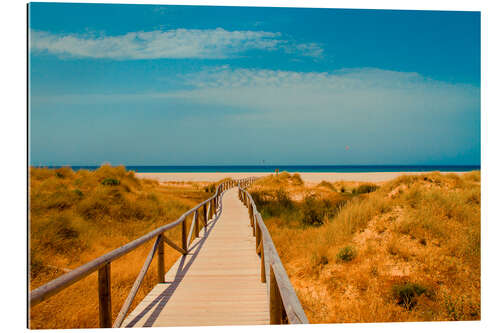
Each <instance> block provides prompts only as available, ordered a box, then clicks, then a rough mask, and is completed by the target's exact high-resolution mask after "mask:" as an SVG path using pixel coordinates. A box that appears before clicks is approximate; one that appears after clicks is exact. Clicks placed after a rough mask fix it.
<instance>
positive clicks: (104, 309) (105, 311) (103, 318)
mask: <svg viewBox="0 0 500 333" xmlns="http://www.w3.org/2000/svg"><path fill="white" fill-rule="evenodd" d="M98 293H99V327H101V328H108V327H111V264H109V263H108V264H106V265H104V266H103V267H101V268H99V272H98Z"/></svg>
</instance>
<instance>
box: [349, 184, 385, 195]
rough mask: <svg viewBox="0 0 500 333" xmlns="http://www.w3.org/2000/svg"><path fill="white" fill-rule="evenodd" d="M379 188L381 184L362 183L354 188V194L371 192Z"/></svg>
mask: <svg viewBox="0 0 500 333" xmlns="http://www.w3.org/2000/svg"><path fill="white" fill-rule="evenodd" d="M378 188H379V186H377V185H375V184H369V183H367V184H361V185H359V186H358V187H357V188H354V189H353V190H352V193H353V194H364V193H370V192H374V191H376V190H377V189H378Z"/></svg>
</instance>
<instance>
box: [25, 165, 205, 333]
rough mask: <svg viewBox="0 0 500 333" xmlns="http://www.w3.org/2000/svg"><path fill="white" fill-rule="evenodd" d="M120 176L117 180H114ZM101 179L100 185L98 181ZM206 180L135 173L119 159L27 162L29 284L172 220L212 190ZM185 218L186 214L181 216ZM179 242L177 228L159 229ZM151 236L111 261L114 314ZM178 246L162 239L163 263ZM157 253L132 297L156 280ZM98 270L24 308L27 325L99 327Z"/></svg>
mask: <svg viewBox="0 0 500 333" xmlns="http://www.w3.org/2000/svg"><path fill="white" fill-rule="evenodd" d="M118 182H119V184H118ZM104 184H107V185H104ZM210 185H211V184H206V183H205V184H201V183H192V182H187V183H166V184H159V183H158V182H156V181H152V180H146V179H144V180H140V179H138V178H136V177H135V175H134V173H133V172H127V171H126V170H125V168H124V167H111V166H109V165H104V166H102V167H101V168H99V169H98V170H96V171H88V170H79V171H78V172H73V171H72V170H71V169H69V168H61V169H58V170H50V169H45V168H31V169H30V187H29V198H30V202H29V207H30V288H31V290H33V289H35V288H37V287H39V286H41V285H43V284H45V283H47V282H48V281H50V280H52V279H54V278H56V277H58V276H60V275H62V274H64V272H65V271H66V270H68V269H73V268H76V267H78V266H80V265H82V264H84V263H86V262H89V261H90V260H92V259H95V258H96V257H98V256H100V255H103V254H105V253H107V252H109V251H111V250H113V249H115V248H117V247H119V246H122V245H124V244H126V243H128V242H130V241H132V240H134V239H136V238H138V237H140V236H142V235H143V234H145V233H147V232H149V231H151V230H153V229H155V228H157V227H159V226H161V225H164V224H166V223H168V222H171V221H174V220H176V219H177V218H178V217H179V216H180V215H181V214H183V213H184V212H185V211H186V210H188V209H189V208H191V207H193V206H195V205H196V204H197V203H199V202H201V201H203V200H204V199H206V198H208V197H209V196H210V195H211V186H210ZM188 222H189V223H190V221H188ZM166 235H167V236H168V237H169V238H170V239H172V240H174V241H176V242H177V243H178V244H180V237H181V236H180V228H174V229H173V230H169V231H167V232H166ZM153 242H154V240H152V241H150V242H148V243H147V244H145V245H142V246H141V247H139V248H138V249H136V250H134V251H132V252H131V253H129V254H127V255H125V256H124V257H122V258H120V259H118V260H116V261H114V262H113V263H112V264H111V288H112V290H111V294H112V312H113V318H116V315H117V314H118V311H119V310H120V308H121V306H122V304H123V302H124V301H125V298H126V297H127V295H128V292H129V290H130V288H131V287H132V285H133V283H134V281H135V278H136V277H137V274H138V273H139V270H140V269H141V267H142V265H143V263H144V260H145V259H146V256H147V254H148V252H149V250H150V249H151V246H152V244H153ZM178 257H179V253H178V252H176V251H175V250H173V249H171V248H170V247H168V246H166V247H165V265H166V269H168V267H170V266H171V265H172V264H173V263H174V262H175V260H176V259H177V258H178ZM156 279H157V265H156V260H154V261H153V263H152V264H151V266H150V268H149V271H148V274H147V275H146V278H145V280H144V282H143V283H142V286H141V288H140V290H139V292H138V294H137V296H136V298H135V301H134V303H133V304H132V307H131V309H133V308H134V307H135V306H136V305H137V304H138V302H139V301H140V300H141V299H142V298H143V297H144V296H145V295H146V294H147V293H148V292H149V290H151V289H152V287H153V286H154V285H155V284H156V283H157V281H156ZM98 318H99V315H98V300H97V273H93V274H91V275H90V276H88V277H86V278H85V279H83V280H81V281H79V282H77V283H76V284H74V285H72V286H71V287H69V288H67V289H65V290H63V291H62V292H60V293H59V294H57V295H55V296H53V297H52V298H50V299H49V300H47V301H45V302H42V303H40V304H38V305H36V306H34V307H33V308H32V309H31V311H30V327H31V328H91V327H98V326H99V323H98Z"/></svg>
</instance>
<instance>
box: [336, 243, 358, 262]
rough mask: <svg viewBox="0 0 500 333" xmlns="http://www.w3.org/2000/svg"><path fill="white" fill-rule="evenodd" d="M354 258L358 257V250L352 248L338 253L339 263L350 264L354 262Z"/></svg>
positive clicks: (349, 247) (343, 249)
mask: <svg viewBox="0 0 500 333" xmlns="http://www.w3.org/2000/svg"><path fill="white" fill-rule="evenodd" d="M354 257H356V249H355V248H354V247H352V246H346V247H343V248H341V249H340V251H339V252H338V253H337V260H338V261H343V262H348V261H351V260H353V259H354Z"/></svg>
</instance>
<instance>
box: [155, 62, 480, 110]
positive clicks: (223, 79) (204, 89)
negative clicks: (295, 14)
mask: <svg viewBox="0 0 500 333" xmlns="http://www.w3.org/2000/svg"><path fill="white" fill-rule="evenodd" d="M184 80H185V82H186V83H187V84H188V85H190V86H191V87H192V89H190V90H183V91H176V92H170V93H167V94H165V95H164V96H165V97H169V98H180V99H183V100H189V101H192V102H196V103H203V104H212V105H223V106H229V107H237V108H242V107H245V108H248V109H251V110H257V111H258V110H262V111H266V114H268V115H270V114H276V115H280V114H281V115H282V114H284V113H283V112H286V114H287V115H293V114H294V113H295V114H296V115H297V117H298V119H300V117H301V116H303V115H304V114H305V113H307V114H308V115H314V114H315V115H317V116H318V119H323V118H322V117H325V116H326V117H328V118H331V117H335V116H336V115H342V116H344V115H346V114H352V113H357V114H378V115H380V116H382V117H383V116H387V115H389V114H394V113H400V114H401V113H408V114H414V115H418V114H424V113H427V114H429V113H434V112H436V113H437V114H443V113H450V112H451V113H453V112H462V111H463V112H469V111H471V110H474V111H477V109H478V105H479V88H477V87H474V86H471V85H463V84H450V83H446V82H442V81H437V80H431V79H428V78H425V77H423V76H421V75H420V74H418V73H411V72H397V71H389V70H381V69H376V68H359V69H343V70H339V71H335V72H323V73H321V72H293V71H280V70H261V69H231V68H229V67H227V66H223V67H218V68H212V69H208V70H205V71H202V72H200V73H196V74H190V75H186V76H184Z"/></svg>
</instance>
